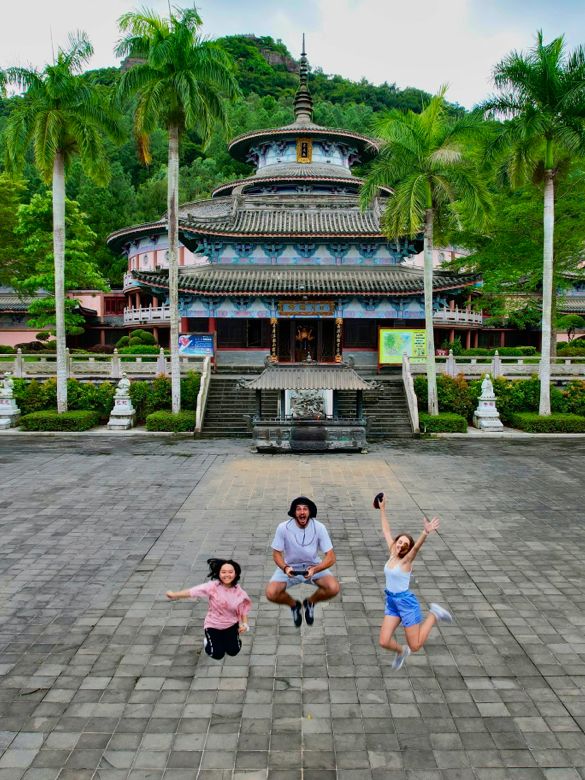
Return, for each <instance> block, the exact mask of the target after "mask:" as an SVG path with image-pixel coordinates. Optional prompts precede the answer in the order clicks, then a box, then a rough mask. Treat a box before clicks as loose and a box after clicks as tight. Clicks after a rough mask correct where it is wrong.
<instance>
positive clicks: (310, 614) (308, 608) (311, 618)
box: [303, 599, 315, 626]
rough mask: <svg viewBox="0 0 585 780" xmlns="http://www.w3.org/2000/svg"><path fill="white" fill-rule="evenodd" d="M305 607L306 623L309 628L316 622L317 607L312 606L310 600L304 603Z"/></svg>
mask: <svg viewBox="0 0 585 780" xmlns="http://www.w3.org/2000/svg"><path fill="white" fill-rule="evenodd" d="M303 607H304V608H305V623H306V624H307V625H308V626H312V625H313V623H314V622H315V605H314V604H311V602H310V601H309V600H308V599H305V600H304V601H303Z"/></svg>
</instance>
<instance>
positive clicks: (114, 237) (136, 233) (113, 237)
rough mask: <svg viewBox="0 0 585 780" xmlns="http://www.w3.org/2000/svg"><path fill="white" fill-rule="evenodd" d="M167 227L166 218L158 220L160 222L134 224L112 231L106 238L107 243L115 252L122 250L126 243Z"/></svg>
mask: <svg viewBox="0 0 585 780" xmlns="http://www.w3.org/2000/svg"><path fill="white" fill-rule="evenodd" d="M166 229H167V221H166V219H161V220H158V222H146V223H144V224H142V225H132V226H131V227H125V228H121V229H120V230H115V231H114V232H113V233H110V235H109V236H108V237H107V238H106V244H107V246H108V247H109V248H110V249H111V250H112V251H113V252H122V251H123V249H124V246H125V245H126V244H131V243H132V242H133V241H136V240H138V239H139V238H144V236H149V235H152V234H157V233H160V232H161V230H162V231H164V230H166Z"/></svg>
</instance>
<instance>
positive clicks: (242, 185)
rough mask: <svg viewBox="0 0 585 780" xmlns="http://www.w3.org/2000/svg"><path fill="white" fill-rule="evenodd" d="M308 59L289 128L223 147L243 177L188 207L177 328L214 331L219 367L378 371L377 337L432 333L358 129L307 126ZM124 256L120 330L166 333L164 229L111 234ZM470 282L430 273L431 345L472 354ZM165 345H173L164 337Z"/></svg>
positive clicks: (414, 272)
mask: <svg viewBox="0 0 585 780" xmlns="http://www.w3.org/2000/svg"><path fill="white" fill-rule="evenodd" d="M307 81H308V66H307V58H306V54H305V51H304V46H303V52H302V55H301V61H300V84H299V89H298V91H297V93H296V96H295V101H294V113H295V120H294V122H293V123H292V124H290V125H287V126H284V127H278V128H272V129H267V130H256V131H253V132H248V133H245V134H243V135H240V136H239V137H237V138H235V139H234V140H233V141H232V142H231V143H230V145H229V151H230V153H231V154H232V155H233V156H234V157H235V158H236V159H238V160H241V161H245V162H248V163H250V165H251V166H253V172H252V173H251V175H250V176H249V177H247V178H243V179H239V180H237V181H231V182H229V183H226V184H224V185H222V186H220V187H218V188H217V189H216V190H215V191H214V192H213V194H212V197H211V198H210V199H207V200H203V201H198V202H194V203H187V204H184V205H183V206H181V208H180V216H179V229H180V238H181V242H182V247H181V250H180V257H179V265H180V268H179V295H180V314H181V332H182V333H184V334H191V333H213V334H215V337H216V350H217V351H216V358H217V362H218V364H220V365H226V364H232V365H261V364H262V363H263V362H264V360H265V358H266V356H267V355H268V354H270V355H271V356H272V358H273V359H274V360H277V361H278V362H282V363H288V362H291V363H292V362H299V361H303V360H306V359H307V358H309V359H311V360H317V361H319V362H340V361H341V360H342V359H343V356H344V355H345V356H347V355H348V354H351V355H352V356H353V358H354V360H355V363H356V365H357V366H364V367H365V366H375V365H376V363H377V354H378V329H379V328H380V327H385V328H396V329H405V328H414V329H416V328H424V296H423V272H422V269H420V268H416V267H412V266H408V265H405V264H404V259H405V258H407V257H411V256H413V255H415V254H416V253H418V252H420V250H421V243H420V242H409V241H405V240H401V241H388V239H387V238H385V237H384V235H383V234H382V231H381V226H380V218H381V215H382V214H383V211H384V208H385V205H386V203H387V201H388V199H389V198H391V197H392V193H391V191H389V190H382V191H380V194H379V197H378V198H377V199H376V200H375V202H374V203H373V204H372V205H371V206H370V207H369V208H367V209H366V210H362V209H361V208H360V205H359V190H360V186H361V183H362V180H361V179H359V178H358V177H356V176H355V175H354V174H353V172H352V167H353V166H354V165H355V164H357V163H364V162H367V161H368V160H370V159H372V158H373V157H374V156H375V155H376V154H377V153H378V145H377V142H376V141H375V140H374V139H372V138H368V137H366V136H364V135H361V134H359V133H354V132H349V131H346V130H340V129H332V128H327V127H321V126H319V125H317V124H315V123H314V122H313V101H312V97H311V95H310V92H309V89H308V83H307ZM108 243H109V246H110V247H111V248H112V249H113V250H114V251H123V252H125V253H126V255H127V257H128V274H127V275H126V278H125V282H124V291H125V294H126V296H127V301H128V305H127V307H126V309H125V312H124V322H125V324H126V326H133V327H141V328H144V327H147V328H152V329H153V330H155V331H156V335H157V336H158V338H159V340H160V342H161V343H165V333H166V332H168V318H169V312H168V271H167V268H168V262H167V258H166V250H167V240H166V223H165V221H164V219H162V220H161V221H159V222H156V223H150V224H147V225H138V226H134V227H129V228H125V229H122V230H119V231H117V232H116V233H113V234H112V235H111V236H110V237H109V238H108ZM476 283H477V280H476V278H475V277H472V276H469V275H464V274H455V273H447V272H441V271H440V270H439V271H436V272H435V274H434V309H435V327H436V329H437V332H436V334H435V339H436V343H437V344H440V343H441V342H442V341H444V340H448V339H450V338H451V339H452V338H453V336H454V335H455V334H457V335H460V336H462V341H463V343H464V345H467V346H477V343H478V333H479V330H480V329H481V324H482V315H481V314H480V313H477V312H472V311H471V309H470V307H469V301H470V296H471V294H472V292H473V290H474V288H475V286H476ZM167 338H168V337H167Z"/></svg>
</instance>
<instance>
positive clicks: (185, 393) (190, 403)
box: [181, 371, 201, 411]
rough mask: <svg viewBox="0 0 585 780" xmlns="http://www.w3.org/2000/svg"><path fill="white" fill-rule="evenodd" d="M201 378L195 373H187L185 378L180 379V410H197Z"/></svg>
mask: <svg viewBox="0 0 585 780" xmlns="http://www.w3.org/2000/svg"><path fill="white" fill-rule="evenodd" d="M200 381H201V377H200V375H199V374H197V373H195V371H189V372H188V374H187V376H185V377H183V378H182V379H181V408H183V409H191V410H192V411H195V410H196V409H197V396H198V394H199V384H200Z"/></svg>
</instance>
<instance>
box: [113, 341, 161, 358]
mask: <svg viewBox="0 0 585 780" xmlns="http://www.w3.org/2000/svg"><path fill="white" fill-rule="evenodd" d="M118 352H119V353H120V354H121V355H158V353H159V352H160V347H157V346H156V344H142V343H138V342H137V343H135V344H132V343H131V344H130V345H129V346H128V347H119V348H118Z"/></svg>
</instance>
